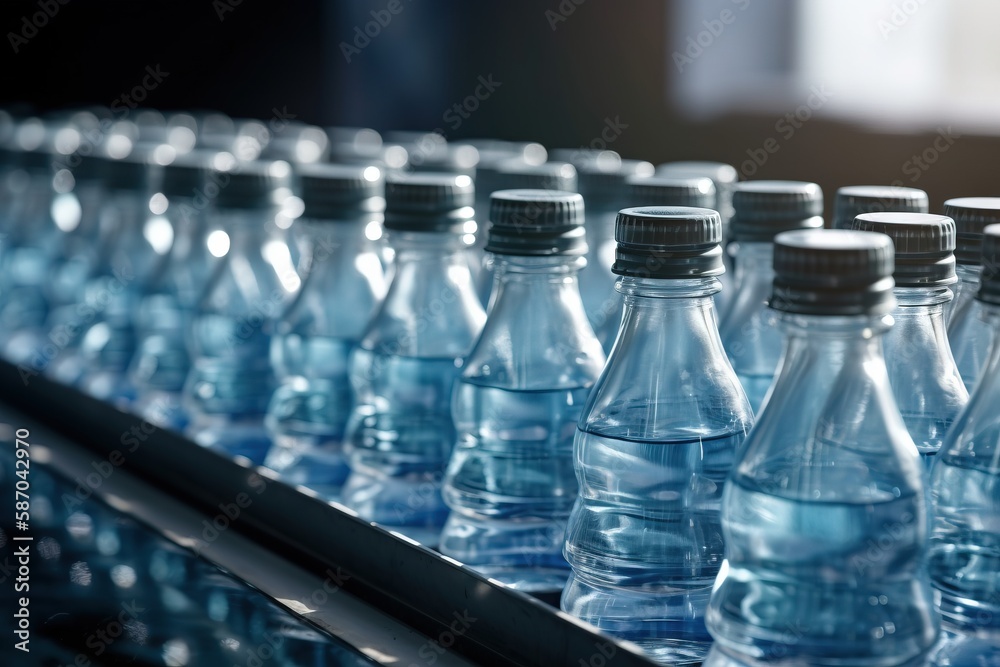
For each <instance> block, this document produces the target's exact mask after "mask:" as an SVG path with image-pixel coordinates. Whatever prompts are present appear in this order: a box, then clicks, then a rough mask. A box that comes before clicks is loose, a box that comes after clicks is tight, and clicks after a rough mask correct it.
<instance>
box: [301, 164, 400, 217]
mask: <svg viewBox="0 0 1000 667" xmlns="http://www.w3.org/2000/svg"><path fill="white" fill-rule="evenodd" d="M298 178H299V197H300V198H301V199H302V203H303V204H304V206H305V208H304V209H303V212H302V217H303V218H312V219H321V220H322V219H326V220H348V221H350V220H353V219H357V218H358V217H359V216H362V217H364V216H365V215H366V214H371V213H381V212H382V211H383V210H384V209H385V197H384V194H385V178H384V176H383V174H382V170H381V169H379V168H378V167H372V166H367V167H365V166H361V165H357V166H347V165H339V164H309V165H302V166H300V167H299V169H298Z"/></svg>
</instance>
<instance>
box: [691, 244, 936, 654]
mask: <svg viewBox="0 0 1000 667" xmlns="http://www.w3.org/2000/svg"><path fill="white" fill-rule="evenodd" d="M774 248H775V251H774V269H775V279H774V292H773V295H772V298H771V307H772V308H773V309H775V310H776V311H777V313H778V316H779V318H780V320H781V326H782V329H783V330H784V331H785V334H786V337H787V343H786V348H785V354H784V357H783V359H782V362H781V366H780V368H779V370H778V373H777V376H776V377H775V380H774V386H773V388H772V390H771V394H770V398H769V399H768V400H767V403H766V404H765V405H764V409H763V411H762V412H761V413H760V414H759V415H758V417H757V423H756V424H755V425H754V429H753V431H752V432H751V433H750V435H749V437H748V438H747V439H746V442H745V443H744V445H743V449H742V450H741V452H740V455H739V457H738V460H737V463H736V465H735V467H734V468H733V472H732V474H731V475H730V478H729V480H728V482H727V483H726V489H725V491H724V493H723V500H722V527H723V535H724V537H725V542H726V562H725V563H724V564H723V567H722V571H721V572H720V573H719V578H718V580H717V581H716V584H715V588H714V590H713V591H712V598H711V601H710V603H709V607H708V614H707V617H706V621H707V624H708V629H709V631H710V632H711V633H712V636H713V637H714V638H715V644H714V646H713V649H712V652H711V653H710V654H709V657H708V659H707V660H706V662H705V664H706V665H709V666H717V665H758V664H762V663H780V664H795V665H799V664H801V665H831V666H832V665H837V666H843V665H886V666H887V665H910V664H917V663H918V662H919V661H920V660H921V659H922V658H923V657H924V656H925V655H926V652H927V651H928V650H929V649H930V648H931V647H932V646H933V644H934V642H935V640H936V638H937V634H938V618H937V615H936V614H935V613H934V609H933V604H932V599H931V591H930V585H929V582H928V580H927V573H926V569H925V567H926V551H927V530H928V509H929V507H928V502H927V494H926V493H925V487H924V479H925V472H924V467H923V465H922V463H921V459H920V456H919V454H918V452H917V448H916V447H915V446H914V444H913V439H912V438H910V435H909V433H907V431H906V425H905V424H904V423H903V419H902V417H901V416H900V414H899V410H898V408H897V407H896V403H895V399H894V398H893V395H892V389H891V387H890V386H889V377H888V373H887V371H886V366H885V360H884V358H883V356H882V338H883V335H884V334H885V332H886V331H887V330H888V328H889V327H891V326H892V319H891V317H887V316H888V315H889V314H890V313H891V312H892V310H893V308H894V307H895V303H894V302H895V299H894V297H893V293H892V290H893V281H892V272H893V249H892V241H891V240H890V239H889V238H888V237H887V236H885V235H882V234H874V233H871V232H857V231H849V230H798V231H791V232H785V233H783V234H779V235H778V236H777V237H776V238H775V241H774Z"/></svg>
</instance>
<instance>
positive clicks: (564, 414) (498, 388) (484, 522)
mask: <svg viewBox="0 0 1000 667" xmlns="http://www.w3.org/2000/svg"><path fill="white" fill-rule="evenodd" d="M496 263H497V282H496V293H495V295H494V301H493V304H492V308H491V310H490V316H489V319H488V320H487V323H486V326H485V328H484V329H483V332H482V335H481V336H480V338H479V339H478V341H477V342H476V345H475V346H474V348H473V351H472V352H471V353H470V355H469V357H468V358H467V359H466V363H465V367H464V370H463V372H462V376H461V378H460V380H459V382H458V384H457V385H456V389H455V395H454V399H453V403H452V414H453V417H454V422H455V428H456V431H457V444H456V446H455V450H454V453H453V454H452V456H451V460H450V462H449V465H448V468H447V472H446V476H445V483H444V500H445V502H446V503H447V504H448V506H449V508H450V509H451V515H450V516H449V518H448V521H447V523H446V524H445V527H444V531H443V533H442V536H441V545H440V548H441V551H442V553H445V554H446V555H449V556H452V557H454V558H456V559H457V560H460V561H462V562H463V563H465V564H467V565H470V566H472V567H474V568H475V569H476V570H477V571H480V572H481V573H483V574H485V575H486V576H489V577H492V578H495V579H497V580H500V581H503V582H504V583H506V584H507V585H509V586H511V587H513V588H516V589H520V590H526V591H558V590H561V588H562V586H563V584H564V583H565V579H566V576H567V574H568V565H567V563H566V561H565V560H564V558H563V556H562V544H563V539H564V535H565V527H566V520H567V518H568V517H569V513H570V510H571V509H572V506H573V501H574V500H575V498H576V493H577V483H576V477H575V474H574V471H573V455H572V447H573V433H574V431H575V429H576V423H577V421H578V419H579V417H580V413H581V411H582V409H583V404H584V402H585V400H586V397H587V394H588V393H589V391H590V388H591V386H592V385H593V383H594V381H595V380H596V379H597V377H598V375H599V374H600V370H601V368H602V367H603V365H604V354H603V351H602V350H601V347H600V343H599V342H598V341H597V338H596V336H595V335H594V333H593V330H592V329H591V328H590V325H589V323H588V322H587V316H586V313H585V311H584V308H583V302H582V300H581V298H580V293H579V285H578V282H577V277H576V272H577V267H578V266H579V265H580V264H581V263H582V262H581V261H580V260H579V258H576V257H569V258H567V257H541V258H533V257H518V256H497V257H496Z"/></svg>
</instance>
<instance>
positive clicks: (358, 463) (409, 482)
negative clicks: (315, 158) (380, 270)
mask: <svg viewBox="0 0 1000 667" xmlns="http://www.w3.org/2000/svg"><path fill="white" fill-rule="evenodd" d="M474 201H475V200H474V192H473V185H472V179H471V178H470V177H468V176H464V175H459V176H455V175H450V174H447V175H446V174H434V173H425V174H413V175H409V176H395V177H392V178H387V180H386V212H385V228H386V231H387V232H388V234H389V235H390V236H389V240H390V243H392V245H393V247H394V248H395V250H396V260H395V271H394V274H393V277H392V280H391V282H390V284H389V291H388V292H387V293H386V297H385V300H384V301H383V302H382V304H381V305H380V306H379V308H378V310H377V311H376V313H375V315H374V317H373V318H372V320H371V322H369V324H368V328H367V330H366V331H365V334H364V336H363V337H362V339H361V343H360V345H359V347H358V348H357V349H356V350H355V351H354V353H353V354H352V355H351V368H350V376H351V385H352V387H353V389H354V396H355V403H356V404H355V408H354V412H353V414H352V415H351V419H350V422H349V423H348V430H347V437H346V443H345V445H346V447H347V453H348V461H349V464H350V467H351V474H350V476H349V477H348V479H347V482H346V484H345V485H344V488H343V489H342V491H341V502H343V503H344V504H345V505H347V506H349V507H352V508H353V509H354V510H355V511H357V512H358V513H359V514H360V515H361V516H363V517H364V518H366V519H368V520H370V521H376V522H378V523H380V524H382V525H383V526H385V527H387V528H389V529H392V530H396V531H398V532H401V533H403V534H405V535H408V536H409V537H410V538H412V539H415V540H417V541H419V542H422V543H424V544H427V545H434V544H436V543H437V541H438V537H439V536H440V534H441V528H442V527H443V526H444V522H445V519H446V518H447V515H448V508H447V506H446V505H445V504H444V501H443V500H442V499H441V482H442V477H443V475H444V469H445V466H446V465H447V463H448V458H449V457H450V456H451V450H452V447H453V446H454V443H455V427H454V424H453V422H452V418H451V396H452V389H453V387H454V385H455V381H456V380H457V379H458V376H459V374H460V373H461V372H462V360H463V359H464V358H465V356H466V355H467V354H468V353H469V350H470V349H471V348H472V343H473V342H474V341H475V339H476V337H477V336H478V335H479V332H480V330H481V329H482V326H483V322H484V320H485V319H486V313H485V312H484V311H483V307H482V304H481V303H480V302H479V298H478V297H477V296H476V290H475V286H474V285H473V283H472V274H471V272H470V270H469V263H468V260H467V256H466V254H465V247H466V246H465V242H464V240H463V238H462V237H463V236H464V235H465V234H466V232H465V229H466V223H467V222H469V221H470V220H471V219H472V217H473V215H474V210H473V203H474Z"/></svg>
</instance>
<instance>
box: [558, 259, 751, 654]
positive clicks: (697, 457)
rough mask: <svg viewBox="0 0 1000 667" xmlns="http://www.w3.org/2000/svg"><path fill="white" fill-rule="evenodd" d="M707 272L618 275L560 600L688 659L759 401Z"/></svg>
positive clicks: (694, 649) (580, 437) (585, 419)
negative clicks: (728, 349)
mask: <svg viewBox="0 0 1000 667" xmlns="http://www.w3.org/2000/svg"><path fill="white" fill-rule="evenodd" d="M718 288H719V283H718V281H717V280H715V279H714V278H707V279H705V278H702V279H696V280H641V279H636V278H622V280H621V282H620V283H619V289H620V290H621V291H622V293H623V294H624V295H625V316H624V319H623V322H622V327H621V332H620V333H619V335H618V338H617V340H616V342H615V346H614V348H613V350H612V352H611V356H610V358H609V359H608V364H607V366H606V368H605V369H604V372H603V374H602V375H601V378H600V380H599V381H598V383H597V385H596V386H595V387H594V390H593V392H592V393H591V395H590V398H589V400H588V402H587V405H586V408H585V410H584V413H583V415H582V417H581V419H580V425H579V430H578V432H577V434H576V440H575V443H574V452H575V458H576V472H577V478H578V480H579V484H580V497H579V499H578V500H577V502H576V506H575V507H574V509H573V514H572V516H571V518H570V521H569V528H568V530H567V534H566V547H565V553H566V558H567V559H568V560H569V562H570V564H571V565H572V567H573V575H572V577H571V578H570V580H569V583H568V585H567V586H566V588H565V590H564V592H563V596H562V603H561V606H562V608H563V610H565V611H567V612H569V613H571V614H573V615H575V616H578V617H580V618H582V619H583V620H585V621H587V622H589V623H592V624H593V625H596V626H597V627H599V628H601V629H602V630H604V631H606V632H608V633H610V634H613V635H615V636H618V637H621V638H623V639H627V640H629V641H632V642H635V643H637V644H638V645H640V646H642V647H643V648H644V649H645V650H646V651H648V652H649V653H650V655H651V656H652V657H653V658H654V659H657V660H659V661H661V662H664V663H665V664H696V663H698V662H700V661H701V659H702V658H704V656H705V653H706V652H707V650H708V647H709V645H710V642H711V638H710V637H709V635H708V633H707V631H706V629H705V624H704V611H705V606H706V605H707V603H708V597H709V593H710V591H711V588H712V584H713V582H714V581H715V577H716V575H717V574H718V572H719V568H720V566H721V565H722V561H723V557H724V554H723V540H722V528H721V522H720V516H719V506H720V501H721V497H722V490H723V487H724V483H725V480H726V477H727V475H728V474H729V472H730V469H731V466H732V464H733V461H734V459H735V456H736V452H737V450H738V449H739V447H740V445H741V443H742V442H743V439H744V438H745V437H746V435H747V433H748V432H749V430H750V428H751V426H752V424H753V414H752V412H751V410H750V405H749V403H748V402H747V398H746V395H745V393H744V391H743V388H742V387H741V386H740V383H739V380H738V379H737V377H736V374H735V373H734V371H733V368H732V366H731V365H730V363H729V360H728V359H727V358H726V355H725V352H724V350H723V349H722V343H721V340H720V339H719V334H718V329H717V324H716V320H715V313H714V303H713V299H712V295H713V293H714V292H716V291H717V290H718Z"/></svg>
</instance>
